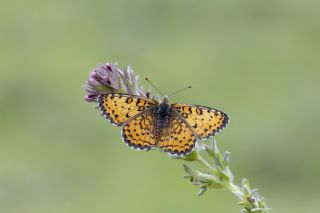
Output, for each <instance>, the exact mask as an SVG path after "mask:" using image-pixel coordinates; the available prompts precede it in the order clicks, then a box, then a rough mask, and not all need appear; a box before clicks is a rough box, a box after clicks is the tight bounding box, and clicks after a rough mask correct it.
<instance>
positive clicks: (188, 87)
mask: <svg viewBox="0 0 320 213" xmlns="http://www.w3.org/2000/svg"><path fill="white" fill-rule="evenodd" d="M190 88H192V85H190V86H187V87H185V88H183V89H180V90H178V91H175V92H173V93H171V94H170V95H168V97H170V96H173V95H175V94H177V93H180V92H182V91H185V90H186V89H190Z"/></svg>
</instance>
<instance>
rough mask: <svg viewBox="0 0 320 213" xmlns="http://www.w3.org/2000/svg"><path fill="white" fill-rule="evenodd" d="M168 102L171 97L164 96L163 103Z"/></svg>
mask: <svg viewBox="0 0 320 213" xmlns="http://www.w3.org/2000/svg"><path fill="white" fill-rule="evenodd" d="M168 102H169V97H168V96H164V97H163V99H162V102H161V103H163V104H168Z"/></svg>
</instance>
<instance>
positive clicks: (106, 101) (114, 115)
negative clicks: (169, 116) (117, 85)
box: [98, 94, 158, 126]
mask: <svg viewBox="0 0 320 213" xmlns="http://www.w3.org/2000/svg"><path fill="white" fill-rule="evenodd" d="M98 102H99V108H100V109H101V110H102V114H103V115H104V116H105V117H106V118H107V119H108V120H109V121H110V122H111V123H112V124H114V125H115V126H121V125H123V124H124V123H125V122H126V121H128V120H129V119H130V118H132V117H134V116H136V115H137V114H139V113H140V112H143V111H145V110H147V109H149V108H151V107H155V106H157V105H158V103H157V102H156V101H154V100H152V99H148V98H143V97H140V96H135V95H128V94H106V95H101V96H99V100H98Z"/></svg>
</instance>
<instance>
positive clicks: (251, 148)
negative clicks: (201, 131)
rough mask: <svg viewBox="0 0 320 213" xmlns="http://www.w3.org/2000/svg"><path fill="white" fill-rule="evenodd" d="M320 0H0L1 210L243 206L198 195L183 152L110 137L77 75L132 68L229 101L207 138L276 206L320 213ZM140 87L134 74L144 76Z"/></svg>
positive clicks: (170, 86) (211, 102) (212, 99)
mask: <svg viewBox="0 0 320 213" xmlns="http://www.w3.org/2000/svg"><path fill="white" fill-rule="evenodd" d="M319 8H320V2H319V1H317V0H270V1H262V0H240V1H239V0H227V1H214V0H213V1H210V0H206V1H191V0H186V1H176V0H173V1H172V0H153V1H150V0H136V1H124V0H109V1H84V0H78V1H62V0H56V1H40V0H25V1H22V0H20V1H18V0H1V3H0V27H1V28H0V72H1V75H0V140H1V143H0V212H1V213H16V212H17V213H18V212H19V213H20V212H21V213H40V212H41V213H42V212H46V213H69V212H71V213H73V212H74V213H82V212H83V213H87V212H95V213H100V212H101V213H102V212H132V213H133V212H155V213H157V212H185V213H188V212H190V213H191V212H240V210H239V207H238V206H237V204H236V202H237V199H236V198H235V197H234V196H233V195H232V194H230V193H229V192H228V191H225V190H220V191H219V190H211V191H208V193H206V194H205V195H204V196H203V197H197V196H196V191H197V188H196V187H195V186H193V185H192V184H190V183H189V182H187V181H186V180H183V179H182V178H181V177H182V176H183V174H184V172H183V169H182V166H181V164H182V162H180V161H175V160H172V159H170V158H168V157H167V156H166V154H164V153H160V152H159V151H157V150H156V151H152V152H148V153H145V152H139V151H134V150H131V149H129V148H127V146H126V145H125V144H124V143H123V142H122V141H121V139H120V128H116V127H113V126H111V125H109V124H108V123H107V122H106V121H105V120H104V119H103V118H102V117H100V116H99V112H98V111H97V110H96V109H94V104H89V103H86V102H85V101H84V100H83V96H84V91H83V88H82V85H83V84H84V82H85V81H86V79H87V76H88V73H89V71H90V70H91V69H92V68H94V67H95V66H96V65H97V64H101V63H105V62H108V61H109V62H119V65H121V66H126V65H132V68H133V69H134V70H135V71H136V73H137V74H139V75H140V76H145V75H148V76H149V78H151V79H152V81H153V82H154V83H155V84H156V85H158V87H160V88H161V89H162V91H163V92H164V93H169V92H171V91H173V90H175V89H179V88H181V87H183V86H186V85H188V84H190V83H192V84H193V86H194V88H193V89H192V90H189V91H187V92H184V93H181V94H180V95H177V96H175V97H174V98H172V100H171V101H173V102H176V101H177V102H185V103H195V104H201V105H206V106H211V107H216V108H218V109H221V110H223V111H225V112H227V113H228V114H229V115H230V117H231V123H230V125H229V126H228V128H227V129H225V131H223V132H222V133H221V134H220V135H218V136H217V137H216V138H217V141H218V145H219V147H220V149H221V150H229V151H230V152H231V153H232V170H233V172H234V173H235V175H236V178H237V182H238V183H239V182H240V181H241V178H243V177H247V178H248V179H249V180H250V181H251V184H252V185H253V186H255V187H258V188H259V189H260V192H261V194H262V195H263V196H265V197H266V199H267V202H268V203H269V205H270V207H272V209H273V212H318V205H319V201H320V194H319V188H320V184H319V177H320V168H319V162H320V155H319V151H320V144H319V130H318V128H319V123H320V116H319V108H320V98H319V91H320V72H319V69H320V9H319ZM142 83H143V84H144V85H146V84H145V82H143V81H142Z"/></svg>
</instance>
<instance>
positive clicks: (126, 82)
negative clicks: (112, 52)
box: [84, 63, 146, 102]
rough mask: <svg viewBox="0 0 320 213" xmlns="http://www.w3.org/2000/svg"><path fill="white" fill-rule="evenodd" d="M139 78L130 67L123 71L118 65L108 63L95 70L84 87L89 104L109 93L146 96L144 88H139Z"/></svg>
mask: <svg viewBox="0 0 320 213" xmlns="http://www.w3.org/2000/svg"><path fill="white" fill-rule="evenodd" d="M138 79H139V76H137V75H135V73H134V71H133V70H132V69H131V68H130V67H126V68H124V69H123V70H122V69H119V68H118V67H117V64H116V63H114V64H113V63H106V64H103V65H100V66H98V67H96V68H95V69H93V70H92V71H91V72H90V74H89V79H88V80H87V82H86V83H85V85H84V88H85V91H86V95H85V97H84V99H85V100H86V101H88V102H92V101H96V100H97V97H98V96H99V95H103V94H107V93H111V92H114V93H117V92H118V93H127V94H131V95H140V96H146V93H145V92H144V89H143V87H139V86H138Z"/></svg>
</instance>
